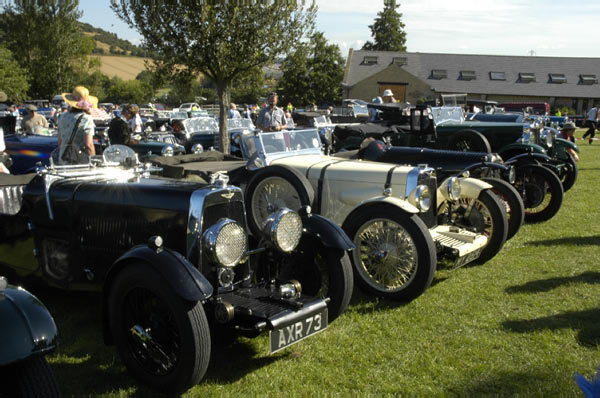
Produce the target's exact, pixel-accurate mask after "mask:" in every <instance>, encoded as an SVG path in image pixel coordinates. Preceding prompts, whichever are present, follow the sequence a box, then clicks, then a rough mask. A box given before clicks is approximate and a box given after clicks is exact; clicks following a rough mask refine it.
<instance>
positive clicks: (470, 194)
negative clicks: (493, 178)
mask: <svg viewBox="0 0 600 398" xmlns="http://www.w3.org/2000/svg"><path fill="white" fill-rule="evenodd" d="M447 180H448V179H446V180H444V181H443V182H442V183H441V184H440V186H439V188H438V189H437V204H438V206H439V205H440V203H442V202H444V201H445V200H446V199H447V198H446V195H444V190H445V189H447V188H446V187H447V185H448V184H447ZM459 180H460V188H461V189H460V196H465V197H467V198H478V197H479V194H480V193H481V191H483V190H484V189H490V188H493V186H492V185H490V184H488V183H487V182H485V181H482V180H480V179H478V178H468V177H460V178H459Z"/></svg>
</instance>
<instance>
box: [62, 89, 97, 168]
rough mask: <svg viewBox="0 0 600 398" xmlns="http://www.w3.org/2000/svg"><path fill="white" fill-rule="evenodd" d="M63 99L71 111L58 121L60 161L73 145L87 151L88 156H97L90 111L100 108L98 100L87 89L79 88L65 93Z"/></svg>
mask: <svg viewBox="0 0 600 398" xmlns="http://www.w3.org/2000/svg"><path fill="white" fill-rule="evenodd" d="M62 97H63V99H64V100H65V102H66V103H67V104H69V106H70V107H71V109H70V110H69V111H68V112H66V113H64V114H63V115H62V116H61V117H60V119H58V146H59V147H60V154H59V159H62V157H63V153H64V151H65V148H66V147H67V146H68V145H69V143H71V145H73V146H75V147H76V148H81V149H82V150H85V152H87V154H88V155H90V156H92V155H95V154H96V150H95V149H94V129H95V128H96V125H95V124H94V119H93V118H92V116H91V115H90V110H91V109H92V108H96V107H97V106H98V98H97V97H94V96H92V95H90V92H89V90H88V89H87V88H85V87H83V86H77V87H75V89H73V92H72V93H63V94H62Z"/></svg>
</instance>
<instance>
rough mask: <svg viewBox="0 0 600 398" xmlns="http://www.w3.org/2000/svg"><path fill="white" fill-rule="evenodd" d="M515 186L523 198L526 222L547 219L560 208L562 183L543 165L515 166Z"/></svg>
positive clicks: (562, 193)
mask: <svg viewBox="0 0 600 398" xmlns="http://www.w3.org/2000/svg"><path fill="white" fill-rule="evenodd" d="M515 188H516V189H517V191H518V192H519V193H520V194H521V197H522V198H523V204H524V206H525V221H527V222H542V221H547V220H549V219H551V218H552V217H554V215H555V214H556V213H558V211H559V210H560V206H561V205H562V201H563V197H564V191H563V188H562V184H561V182H560V180H559V179H558V177H557V176H556V174H554V173H553V172H552V171H551V170H548V169H547V168H545V167H544V166H539V165H525V166H520V167H517V177H516V181H515Z"/></svg>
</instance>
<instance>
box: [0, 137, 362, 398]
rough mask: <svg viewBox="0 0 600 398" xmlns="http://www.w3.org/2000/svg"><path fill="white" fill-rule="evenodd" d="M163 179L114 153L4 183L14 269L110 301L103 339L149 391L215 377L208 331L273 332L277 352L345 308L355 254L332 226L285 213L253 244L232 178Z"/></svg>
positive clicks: (6, 252) (3, 249)
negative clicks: (20, 250) (350, 255)
mask: <svg viewBox="0 0 600 398" xmlns="http://www.w3.org/2000/svg"><path fill="white" fill-rule="evenodd" d="M153 171H154V169H153V168H152V167H150V166H145V165H141V164H139V163H137V162H136V155H135V153H134V152H133V151H132V150H131V149H130V148H128V147H125V146H120V145H115V146H111V147H109V148H107V149H106V150H105V151H104V153H103V155H102V157H94V158H92V161H91V163H90V164H89V165H70V166H55V165H54V163H53V162H51V163H50V166H49V167H47V168H40V169H39V170H38V172H37V174H32V175H29V176H28V177H29V181H28V182H27V181H26V180H24V179H25V177H26V176H3V177H2V178H3V179H4V180H3V181H4V182H5V183H4V185H3V186H2V187H1V189H2V191H1V192H2V195H3V197H5V198H10V201H9V203H10V206H8V208H7V209H6V211H4V212H3V214H0V218H1V220H0V225H3V226H6V225H8V226H10V227H9V228H6V229H5V230H4V232H5V236H3V237H2V238H3V239H2V240H1V241H0V258H2V259H3V261H4V262H7V263H8V264H3V266H6V267H11V268H14V269H16V270H18V271H19V272H21V273H23V272H25V271H27V270H29V273H30V274H31V275H35V276H39V277H41V278H43V280H44V281H46V282H47V283H49V284H51V285H53V286H56V287H59V288H64V289H71V290H87V291H89V290H92V291H98V292H100V293H101V295H102V302H103V309H102V319H103V323H102V330H103V335H104V339H105V342H106V343H107V344H115V345H116V347H117V350H118V352H119V354H120V356H121V358H122V360H123V362H124V363H125V366H126V367H127V369H128V370H129V372H130V373H131V374H132V375H133V376H134V377H135V378H136V379H138V380H139V381H140V382H142V383H145V384H147V385H149V386H151V387H152V388H154V389H157V390H159V391H162V392H165V393H168V394H180V393H182V392H184V391H186V390H187V389H189V388H190V387H192V386H193V385H195V384H197V383H198V382H199V381H200V380H201V379H202V377H203V376H204V374H205V372H206V369H207V367H208V365H209V359H210V357H211V333H221V331H223V330H227V331H230V332H233V333H239V334H243V335H245V336H249V337H255V336H257V335H259V334H261V333H263V332H269V334H270V352H276V351H279V350H281V349H283V348H285V347H287V346H288V345H290V344H293V343H296V342H298V341H300V340H302V339H304V338H305V337H308V336H310V335H313V334H315V333H318V332H320V331H322V330H323V329H325V328H326V327H327V326H328V323H329V322H330V321H331V320H333V319H334V318H335V317H337V316H339V315H340V313H341V312H343V310H344V309H345V308H346V306H347V305H348V302H349V300H350V297H351V293H352V284H353V280H352V268H351V265H350V261H349V258H348V254H347V250H349V249H352V248H353V245H352V242H351V241H349V239H348V237H347V236H346V235H345V234H344V233H343V232H342V231H341V230H340V229H339V228H338V227H336V226H335V225H333V223H331V221H329V220H326V219H324V218H322V217H320V216H317V215H312V214H310V212H309V211H308V209H302V212H301V214H299V213H296V212H294V211H291V210H289V209H283V208H282V209H278V210H276V211H273V212H271V214H270V216H269V217H268V219H267V220H266V222H265V225H264V228H263V229H262V230H261V231H260V235H259V236H255V237H254V238H255V241H256V242H257V243H253V242H251V241H249V239H248V235H247V231H246V213H245V206H244V198H243V195H242V191H241V189H240V188H238V187H235V186H231V185H228V182H227V176H226V175H225V174H223V173H217V174H216V175H214V178H213V181H212V182H211V183H208V184H207V183H192V182H183V181H174V180H172V179H164V178H159V177H153V176H152V175H151V173H152V172H153ZM11 178H17V180H15V183H14V184H11V180H10V179H11ZM15 247H21V248H25V249H26V252H23V253H19V254H18V255H17V254H16V253H15V252H14V250H15ZM32 249H33V250H32ZM315 253H317V254H315ZM5 259H6V260H5ZM9 259H10V260H11V261H7V260H9Z"/></svg>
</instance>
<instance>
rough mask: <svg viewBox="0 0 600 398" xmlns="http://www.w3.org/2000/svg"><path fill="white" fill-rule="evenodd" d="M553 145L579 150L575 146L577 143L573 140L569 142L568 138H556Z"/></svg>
mask: <svg viewBox="0 0 600 398" xmlns="http://www.w3.org/2000/svg"><path fill="white" fill-rule="evenodd" d="M554 145H556V146H557V147H563V148H566V149H573V150H574V151H576V152H579V147H578V146H577V144H575V143H574V142H571V141H569V140H565V139H564V138H557V139H556V140H555V141H554Z"/></svg>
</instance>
